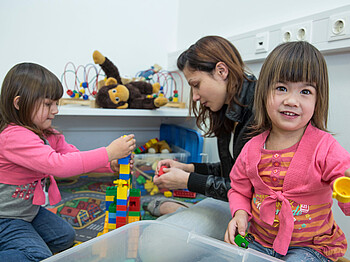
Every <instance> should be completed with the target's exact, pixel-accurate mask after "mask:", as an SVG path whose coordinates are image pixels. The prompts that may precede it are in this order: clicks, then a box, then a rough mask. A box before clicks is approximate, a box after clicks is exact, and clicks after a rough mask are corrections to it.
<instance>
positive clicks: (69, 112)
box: [57, 105, 189, 117]
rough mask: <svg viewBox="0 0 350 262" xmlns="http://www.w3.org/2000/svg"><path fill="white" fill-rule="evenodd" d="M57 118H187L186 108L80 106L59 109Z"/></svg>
mask: <svg viewBox="0 0 350 262" xmlns="http://www.w3.org/2000/svg"><path fill="white" fill-rule="evenodd" d="M57 115H58V116H118V117H123V116H124V117H130V116H139V117H140V116H141V117H142V116H145V117H188V116H189V115H188V108H170V107H161V108H157V109H153V110H150V109H105V108H91V107H88V106H81V105H64V106H60V107H59V113H58V114H57Z"/></svg>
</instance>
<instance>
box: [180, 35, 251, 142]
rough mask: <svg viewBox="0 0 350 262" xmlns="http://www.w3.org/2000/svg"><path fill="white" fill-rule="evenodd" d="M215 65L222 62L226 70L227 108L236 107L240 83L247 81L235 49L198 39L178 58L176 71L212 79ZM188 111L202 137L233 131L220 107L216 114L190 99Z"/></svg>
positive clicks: (209, 38) (214, 38) (214, 40)
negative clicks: (195, 73)
mask: <svg viewBox="0 0 350 262" xmlns="http://www.w3.org/2000/svg"><path fill="white" fill-rule="evenodd" d="M218 62H224V63H225V64H226V66H227V67H228V77H227V80H228V81H227V97H228V101H229V105H231V104H232V102H235V103H236V104H239V105H240V103H239V101H238V100H237V97H238V96H239V94H240V92H241V89H242V84H243V81H244V79H247V77H246V75H245V65H244V63H243V60H242V58H241V56H240V54H239V52H238V51H237V49H236V48H235V47H234V45H233V44H232V43H231V42H229V41H228V40H226V39H225V38H222V37H220V36H206V37H203V38H201V39H199V40H198V41H197V42H196V43H195V44H193V45H192V46H190V48H188V49H187V50H186V51H184V52H183V53H182V54H181V55H180V56H179V58H178V59H177V67H178V68H179V70H180V71H183V70H184V69H185V68H186V70H189V71H193V72H194V71H203V72H207V73H208V74H210V75H211V76H213V72H214V69H215V67H216V64H217V63H218ZM247 80H248V79H247ZM192 96H193V93H192V89H191V97H192ZM189 110H190V113H191V112H193V114H194V115H195V117H196V118H197V121H196V122H197V126H198V128H200V129H201V130H203V131H205V136H212V135H213V134H214V135H215V136H218V135H219V134H220V133H221V132H227V133H230V132H232V131H233V129H234V127H235V123H234V122H233V121H231V120H230V119H228V118H227V117H225V112H226V110H227V106H223V107H222V108H221V109H220V110H219V111H217V112H213V111H211V110H210V109H209V108H207V107H205V106H203V105H201V104H200V103H197V102H195V101H193V100H192V99H191V100H190V106H189ZM207 120H208V122H207ZM204 129H206V130H204Z"/></svg>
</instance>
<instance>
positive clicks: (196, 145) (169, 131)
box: [159, 124, 203, 163]
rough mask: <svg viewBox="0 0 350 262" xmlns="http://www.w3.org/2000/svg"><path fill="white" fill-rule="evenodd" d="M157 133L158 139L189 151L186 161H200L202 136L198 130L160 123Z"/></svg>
mask: <svg viewBox="0 0 350 262" xmlns="http://www.w3.org/2000/svg"><path fill="white" fill-rule="evenodd" d="M159 133H160V134H159V137H160V140H165V141H167V142H168V143H169V144H173V145H175V146H178V147H181V148H183V149H185V150H186V151H188V152H190V153H191V156H189V157H188V159H187V163H191V162H195V163H201V162H202V156H201V153H202V151H203V137H202V136H201V134H200V133H199V132H198V131H196V130H193V129H190V128H186V127H182V126H177V125H171V124H161V125H160V130H159Z"/></svg>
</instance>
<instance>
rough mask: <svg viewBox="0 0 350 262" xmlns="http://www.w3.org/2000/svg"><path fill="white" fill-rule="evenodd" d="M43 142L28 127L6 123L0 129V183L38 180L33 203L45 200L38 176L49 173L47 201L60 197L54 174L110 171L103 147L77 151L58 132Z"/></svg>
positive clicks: (60, 175) (57, 200) (59, 175)
mask: <svg viewBox="0 0 350 262" xmlns="http://www.w3.org/2000/svg"><path fill="white" fill-rule="evenodd" d="M46 139H47V141H48V142H49V145H47V144H45V142H44V141H43V140H41V139H40V138H39V136H38V135H36V134H35V133H34V132H32V131H30V130H29V129H27V128H24V127H21V126H17V125H9V126H7V127H6V128H5V129H4V130H3V131H2V132H1V133H0V183H3V184H9V185H24V184H28V183H32V182H38V183H37V184H36V187H35V190H34V197H33V204H35V205H42V204H44V203H45V194H44V192H43V189H42V187H41V183H40V181H41V179H43V178H46V177H48V178H49V179H50V181H51V185H50V188H49V199H50V204H51V205H54V204H56V203H58V202H59V201H60V200H61V196H60V193H59V190H58V188H57V184H56V182H55V179H54V178H53V176H56V177H62V178H64V177H70V176H74V175H79V174H82V173H87V172H92V171H94V172H113V171H112V170H111V169H110V167H109V162H108V154H107V150H106V148H105V147H101V148H97V149H94V150H90V151H82V152H80V151H79V150H78V149H77V148H76V147H74V146H73V145H70V144H68V143H67V142H66V141H65V139H64V136H63V135H61V134H58V132H57V135H50V136H48V137H46Z"/></svg>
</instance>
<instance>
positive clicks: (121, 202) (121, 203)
mask: <svg viewBox="0 0 350 262" xmlns="http://www.w3.org/2000/svg"><path fill="white" fill-rule="evenodd" d="M128 201H129V199H117V205H118V206H126V205H127V204H128Z"/></svg>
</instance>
